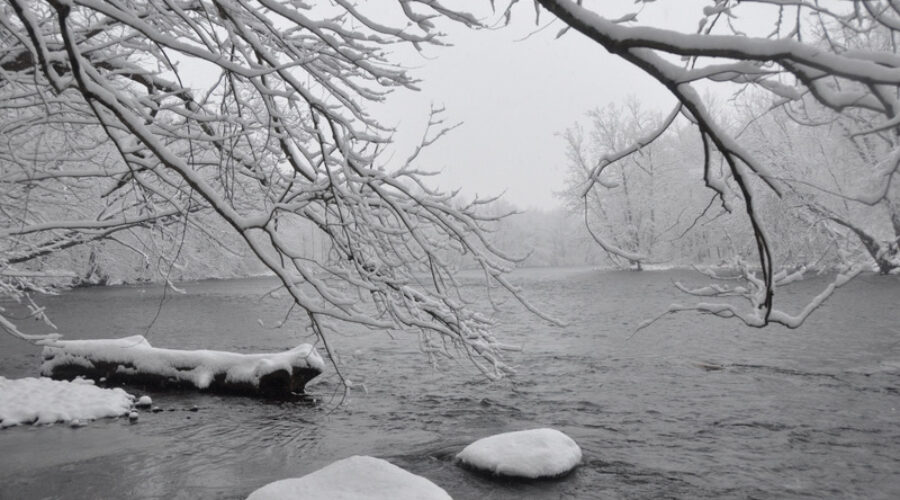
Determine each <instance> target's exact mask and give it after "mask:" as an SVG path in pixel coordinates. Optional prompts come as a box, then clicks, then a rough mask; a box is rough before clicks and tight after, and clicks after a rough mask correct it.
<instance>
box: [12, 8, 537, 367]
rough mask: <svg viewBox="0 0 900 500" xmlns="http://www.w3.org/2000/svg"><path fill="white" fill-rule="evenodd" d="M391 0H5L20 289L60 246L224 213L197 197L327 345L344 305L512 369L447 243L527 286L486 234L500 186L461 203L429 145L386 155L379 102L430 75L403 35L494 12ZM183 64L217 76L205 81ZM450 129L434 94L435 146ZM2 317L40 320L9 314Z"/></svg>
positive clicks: (499, 276) (427, 137) (494, 276)
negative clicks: (455, 272) (409, 63)
mask: <svg viewBox="0 0 900 500" xmlns="http://www.w3.org/2000/svg"><path fill="white" fill-rule="evenodd" d="M381 7H382V6H379V7H377V8H376V7H372V6H361V5H357V4H356V3H355V2H349V1H344V0H337V1H335V2H331V3H329V4H327V5H309V4H307V3H304V2H299V1H288V2H283V1H276V0H258V1H253V2H245V1H242V0H121V1H114V2H108V1H104V0H46V1H33V0H10V1H9V2H5V3H4V4H3V5H2V6H0V47H2V50H0V106H2V107H3V112H2V119H0V127H2V130H3V133H2V134H0V135H2V136H3V138H4V140H3V142H2V144H0V169H2V170H0V171H2V173H0V196H2V197H3V198H2V202H0V206H2V207H3V219H2V227H0V255H2V259H0V273H2V283H3V285H2V292H3V293H4V294H5V295H11V296H13V297H14V298H18V299H26V298H27V290H29V289H39V288H41V286H42V282H41V279H42V278H44V277H46V275H48V274H53V273H49V272H48V271H49V270H48V269H46V268H45V267H44V266H42V265H40V263H39V261H40V258H41V256H43V255H47V254H52V253H58V252H62V251H65V250H69V249H73V248H75V247H79V246H82V245H86V244H89V243H91V242H97V241H100V240H106V241H110V240H111V239H112V238H116V241H117V242H118V243H119V244H123V245H125V244H129V242H128V241H126V239H124V238H118V237H117V236H118V235H119V234H122V233H124V232H135V234H137V232H138V231H139V230H144V231H157V232H159V233H163V232H164V233H166V235H167V236H166V239H168V240H170V241H173V242H177V241H178V239H179V237H180V234H181V232H182V231H183V230H184V229H183V228H185V227H186V224H188V225H192V226H193V228H194V229H196V230H200V231H202V230H204V229H206V228H205V227H203V226H202V225H199V227H198V224H197V222H198V221H200V220H202V219H199V218H198V217H197V214H212V215H214V216H215V217H217V218H218V219H219V220H221V221H223V222H224V223H225V224H226V225H227V226H228V228H229V229H230V231H231V233H232V234H234V235H237V236H239V239H240V241H241V242H242V244H243V245H245V246H246V247H247V248H249V250H250V251H251V252H252V253H253V254H254V255H255V256H256V258H258V259H259V260H260V261H261V262H263V263H264V264H265V266H266V267H267V268H268V269H269V270H271V272H273V273H274V274H275V275H276V276H277V277H278V279H279V280H280V281H281V284H282V285H283V286H284V287H285V288H286V289H287V291H288V292H289V294H290V295H291V297H292V298H293V301H294V306H295V308H296V309H297V310H301V311H303V312H304V313H305V316H306V318H307V319H308V325H309V328H310V329H311V330H312V331H313V332H314V333H315V334H316V335H317V336H318V338H319V340H320V341H321V342H322V343H323V345H324V347H325V348H326V350H328V349H329V344H328V341H327V338H328V336H327V335H326V329H327V328H329V325H332V324H333V323H334V322H335V321H337V322H353V323H358V324H363V325H366V326H369V327H373V328H400V329H407V330H411V331H417V332H418V333H419V334H420V336H419V338H420V345H421V349H422V350H423V351H424V352H425V353H427V354H428V355H429V356H444V355H450V354H452V353H453V352H454V351H455V350H460V351H461V352H464V353H465V354H466V355H467V356H469V357H470V358H471V359H472V360H473V362H474V363H475V364H476V365H477V366H478V367H479V368H480V369H481V370H482V371H484V373H486V374H487V375H489V376H500V375H502V374H504V373H505V372H506V371H507V370H508V367H507V366H506V365H505V364H504V362H503V360H502V356H501V351H502V345H501V344H500V343H499V342H498V341H497V340H496V339H495V338H494V337H493V335H492V334H491V331H490V326H491V323H490V321H489V320H488V319H487V318H486V317H485V316H483V315H481V314H479V313H478V312H477V311H476V310H475V308H473V307H471V304H467V303H466V299H465V297H463V296H462V295H461V294H459V293H458V292H457V291H456V286H455V282H454V279H453V276H452V274H451V272H450V270H449V268H448V267H447V266H446V265H445V261H444V259H445V257H444V256H445V255H446V254H447V253H448V252H451V253H463V254H471V255H474V256H475V261H476V262H477V263H478V265H479V266H480V267H481V268H482V269H483V271H484V275H485V276H486V280H487V282H488V285H489V286H499V287H502V288H505V289H506V290H508V291H509V292H510V293H512V294H513V295H515V296H518V295H519V292H518V290H517V289H516V288H514V287H513V286H512V285H511V284H510V283H509V282H508V281H507V279H506V277H505V276H504V273H505V272H506V271H507V269H508V268H509V266H510V264H511V260H510V258H509V257H508V256H507V255H505V254H504V253H502V252H501V251H500V250H498V249H496V248H494V247H493V246H492V245H490V243H489V242H488V240H487V239H486V238H485V235H484V231H483V229H482V225H483V224H484V223H485V222H487V219H489V218H486V217H484V216H482V215H480V214H479V212H478V211H477V210H476V208H477V207H478V205H479V204H481V203H482V202H480V201H475V202H472V203H469V204H466V205H463V206H459V205H458V204H456V203H454V202H453V198H454V196H453V195H452V194H446V193H443V192H439V191H436V190H433V189H431V188H429V187H428V186H427V185H426V184H425V183H424V182H423V180H422V178H423V173H422V172H420V171H418V170H417V169H416V167H415V165H414V160H415V158H416V155H417V153H418V150H417V151H416V152H414V153H413V154H412V155H411V156H410V157H409V158H408V159H407V160H406V161H401V162H395V163H393V164H391V165H387V164H385V163H384V162H385V161H387V160H386V159H383V158H382V155H381V153H382V151H383V150H384V148H385V146H386V144H388V143H389V142H390V137H391V132H392V131H391V130H390V129H389V128H388V127H386V126H384V125H383V124H382V123H380V122H379V120H378V118H377V117H375V116H372V115H370V113H369V105H370V104H371V103H374V102H378V101H381V100H383V99H384V98H385V96H386V94H387V93H388V92H390V91H391V90H393V89H412V88H415V83H416V82H415V80H414V79H413V78H412V77H411V76H410V75H408V74H407V72H406V71H405V70H404V69H403V68H401V67H399V66H398V65H396V64H394V62H392V61H391V60H390V59H389V54H390V52H389V51H388V50H387V49H388V48H390V47H397V46H409V47H412V48H420V47H422V46H426V45H432V44H440V43H441V42H440V38H439V37H438V33H437V29H436V27H435V24H434V22H433V19H434V18H435V17H443V18H445V19H447V20H448V21H447V22H458V23H462V24H464V25H469V26H475V25H477V21H476V20H475V19H474V18H473V17H472V16H470V15H468V14H465V13H461V12H457V11H454V10H451V9H448V8H446V7H444V6H443V5H442V4H441V3H440V2H436V1H433V0H428V1H414V0H403V1H399V2H395V3H392V4H390V8H391V12H390V13H389V14H388V15H382V14H384V12H382V11H381ZM184 68H192V69H193V71H194V72H196V71H197V70H198V69H199V70H200V71H202V72H204V73H206V74H205V78H206V79H207V80H208V81H209V83H208V84H201V85H196V84H195V85H196V86H197V87H198V88H192V86H191V85H190V84H189V82H188V81H186V80H187V78H188V75H187V74H186V73H185V71H184ZM446 130H447V128H446V127H444V126H443V125H442V123H441V121H440V119H439V111H438V110H435V112H434V113H433V115H432V120H431V122H430V125H429V127H428V130H426V131H425V134H424V137H423V139H422V143H421V147H425V146H427V145H428V144H429V143H431V142H432V141H434V140H436V139H437V138H438V137H440V135H442V134H443V133H444V132H445V131H446ZM299 226H305V227H308V226H312V227H314V228H316V229H315V230H316V232H317V234H319V235H321V236H322V237H323V238H325V239H326V240H327V241H328V253H327V255H325V256H318V257H321V258H317V259H310V258H309V254H308V253H306V252H305V250H304V249H305V246H304V244H303V242H302V241H297V238H296V237H294V236H296V230H295V228H296V227H299ZM211 236H212V237H213V238H215V235H211ZM145 241H158V240H157V239H155V238H152V237H151V236H146V237H145ZM132 246H134V245H132ZM175 248H176V249H177V245H176V247H175ZM135 251H136V252H138V253H141V252H144V251H145V250H144V249H142V248H139V247H135ZM367 302H368V303H371V304H374V306H375V309H374V311H373V309H372V308H371V307H370V306H369V305H366V303H367ZM523 303H525V302H524V300H523ZM525 304H526V306H527V303H525ZM528 307H529V308H530V306H528ZM34 312H35V314H42V310H41V309H40V308H38V307H37V306H34ZM0 313H2V311H0ZM0 325H2V326H3V328H4V329H5V330H6V331H7V332H10V333H12V334H14V335H17V336H20V337H23V338H33V337H31V336H29V335H28V334H27V333H25V332H22V331H20V329H19V328H18V327H17V326H16V325H15V324H13V322H12V321H10V320H9V319H8V317H5V316H0Z"/></svg>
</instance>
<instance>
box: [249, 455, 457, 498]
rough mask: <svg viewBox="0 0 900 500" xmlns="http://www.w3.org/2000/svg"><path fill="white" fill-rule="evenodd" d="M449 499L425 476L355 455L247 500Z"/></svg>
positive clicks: (272, 486)
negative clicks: (300, 499) (299, 499)
mask: <svg viewBox="0 0 900 500" xmlns="http://www.w3.org/2000/svg"><path fill="white" fill-rule="evenodd" d="M297 498H302V499H304V500H352V499H370V500H377V499H385V500H388V499H390V500H430V499H434V500H450V495H448V494H447V492H446V491H444V490H443V489H441V488H440V487H439V486H437V485H436V484H434V483H432V482H431V481H429V480H428V479H425V478H424V477H422V476H417V475H415V474H412V473H410V472H407V471H405V470H403V469H401V468H400V467H397V466H396V465H394V464H392V463H390V462H388V461H386V460H382V459H380V458H375V457H367V456H354V457H350V458H345V459H343V460H338V461H337V462H334V463H332V464H330V465H327V466H325V467H323V468H321V469H319V470H317V471H315V472H313V473H311V474H307V475H305V476H303V477H299V478H293V479H283V480H281V481H275V482H274V483H269V484H267V485H265V486H263V487H262V488H259V489H258V490H256V491H254V492H253V493H251V494H250V496H249V497H247V500H294V499H297Z"/></svg>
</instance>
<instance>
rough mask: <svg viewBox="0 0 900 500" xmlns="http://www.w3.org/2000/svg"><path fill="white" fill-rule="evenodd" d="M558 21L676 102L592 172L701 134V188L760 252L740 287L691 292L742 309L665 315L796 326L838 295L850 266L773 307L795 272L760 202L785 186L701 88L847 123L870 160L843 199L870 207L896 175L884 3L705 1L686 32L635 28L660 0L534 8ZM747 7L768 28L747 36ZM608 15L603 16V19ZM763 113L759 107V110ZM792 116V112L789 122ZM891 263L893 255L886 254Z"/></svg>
mask: <svg viewBox="0 0 900 500" xmlns="http://www.w3.org/2000/svg"><path fill="white" fill-rule="evenodd" d="M537 3H538V4H539V5H540V6H542V7H544V8H545V9H546V10H548V11H550V12H551V13H552V14H554V15H555V16H556V17H557V18H558V19H559V20H561V21H562V23H563V24H564V28H563V30H562V31H561V33H565V32H566V31H570V30H574V31H577V32H579V33H581V34H582V35H584V36H587V37H589V38H590V39H591V40H593V41H595V42H596V43H598V44H600V45H601V46H603V47H604V48H605V49H606V50H607V51H609V52H610V53H611V54H614V55H616V56H618V57H621V58H623V59H624V60H626V61H628V62H630V63H632V64H633V65H635V66H636V67H638V68H640V69H641V70H643V71H644V72H646V73H647V74H648V75H649V76H651V77H652V78H654V79H655V80H657V81H658V82H659V83H660V84H662V85H663V86H664V87H665V88H666V89H667V90H668V91H669V92H670V93H671V94H672V95H673V96H674V97H675V98H676V99H677V105H676V107H675V108H674V109H673V110H672V111H671V113H669V114H668V116H667V117H666V118H665V119H664V120H662V122H661V124H660V126H659V127H658V128H656V129H655V130H652V131H650V132H648V133H647V134H646V136H644V137H642V138H640V140H637V141H635V142H634V143H633V144H631V145H629V146H628V147H625V148H623V149H621V150H619V151H617V152H615V153H612V154H609V155H606V156H604V157H603V158H602V159H601V161H600V162H599V163H598V164H597V165H594V166H593V169H594V175H593V178H592V182H593V183H595V184H596V183H598V182H599V181H600V180H601V179H600V178H599V177H600V175H601V173H602V172H603V170H604V169H605V168H606V167H607V166H608V165H610V164H613V163H616V162H618V161H621V160H622V159H624V158H627V157H629V156H631V155H634V154H636V153H638V152H639V151H640V150H641V149H642V148H645V147H647V145H649V144H651V143H652V142H654V141H655V140H657V139H658V138H659V137H661V136H662V135H663V133H664V131H665V130H667V129H669V128H670V127H672V126H673V124H674V123H675V122H676V120H677V119H678V118H679V117H680V116H681V117H684V118H685V119H686V120H688V121H689V122H690V123H692V124H693V126H694V127H695V128H696V130H697V131H698V132H699V134H700V137H701V139H702V149H703V153H704V160H703V165H704V166H703V171H704V181H705V185H706V186H707V187H708V188H709V189H711V190H712V192H714V193H715V194H716V196H717V197H718V203H719V204H720V205H721V206H722V207H723V208H724V209H725V210H727V211H729V212H737V211H740V212H743V214H744V215H745V221H746V224H747V225H748V226H749V227H750V229H751V230H752V234H753V236H754V240H755V246H756V257H757V258H756V262H755V265H752V266H751V265H748V264H747V265H745V264H742V265H741V266H740V268H741V273H742V276H743V278H744V282H743V283H742V284H741V285H739V286H731V285H729V284H727V283H726V284H722V285H715V286H711V287H704V288H701V289H695V290H688V289H687V288H685V291H687V292H690V293H692V294H694V295H698V296H702V297H712V298H716V297H725V296H738V297H743V298H744V299H746V307H739V306H737V305H735V304H734V303H727V302H700V303H695V304H688V305H679V304H676V305H673V306H672V307H671V308H670V309H669V311H670V312H677V311H684V310H693V311H699V312H702V313H707V314H714V315H717V316H721V317H734V318H738V319H740V320H741V321H743V322H744V323H746V324H748V325H750V326H755V327H761V326H765V325H767V324H769V323H772V322H775V323H779V324H782V325H785V326H788V327H797V326H799V325H800V324H801V323H802V322H803V321H804V319H805V318H806V317H807V316H808V315H809V314H810V313H811V312H812V311H813V310H814V309H815V308H816V307H818V306H819V305H820V304H821V303H822V302H823V301H824V300H825V299H827V297H828V296H830V294H831V293H832V292H833V290H834V289H835V288H836V287H838V286H840V285H842V284H844V283H846V282H847V281H848V280H849V279H850V278H851V277H852V276H854V275H855V274H857V273H858V272H859V271H860V270H861V267H852V268H851V269H849V270H847V272H845V273H842V274H840V275H839V276H838V277H837V278H836V279H835V281H834V282H833V283H832V284H831V285H830V286H829V287H827V288H826V289H825V290H824V291H823V292H822V293H821V294H820V295H819V296H817V297H816V298H815V299H814V300H813V301H811V302H810V303H809V304H808V305H807V306H806V307H805V308H803V309H802V310H801V311H799V312H798V313H796V314H790V313H788V312H785V311H782V310H779V309H777V308H776V307H775V304H774V293H775V288H776V287H777V286H779V285H787V284H789V283H791V282H793V281H796V280H797V279H799V278H800V277H801V276H802V272H800V273H798V272H794V271H788V270H783V271H780V270H779V269H778V268H779V267H781V266H780V263H779V260H778V258H777V256H776V255H775V254H774V253H773V238H772V235H771V234H770V231H769V228H768V227H767V225H766V223H765V221H764V220H763V213H764V212H765V209H766V203H765V200H766V194H768V193H771V194H774V195H775V196H776V197H783V196H784V195H785V192H786V190H787V189H788V187H787V186H786V185H785V183H784V182H783V181H782V180H780V179H779V178H777V176H776V175H774V173H773V169H772V165H770V164H768V163H767V162H766V161H765V160H764V159H762V158H760V156H759V155H756V154H754V153H753V152H752V151H751V150H750V149H748V148H747V146H746V145H745V144H744V143H743V142H742V141H741V139H740V138H739V137H738V133H737V132H736V131H734V130H733V128H731V127H729V126H728V124H726V123H722V121H721V120H720V118H719V116H721V113H717V112H716V110H715V109H712V108H710V107H709V106H708V105H707V103H706V102H704V100H703V98H702V97H701V94H702V93H701V92H700V90H698V86H700V85H715V84H726V85H731V86H732V88H734V89H736V90H740V89H742V88H744V87H755V88H758V89H760V90H761V91H763V92H766V93H767V94H768V95H769V96H770V102H769V105H768V107H769V108H772V109H774V108H779V107H781V108H792V107H795V106H798V105H804V106H807V107H808V106H810V105H815V106H816V107H817V108H818V109H817V111H816V114H817V116H818V117H819V118H818V119H819V120H834V119H838V118H847V119H848V120H847V123H850V124H852V126H850V127H849V129H848V130H847V135H848V136H852V137H858V138H859V139H860V140H861V141H862V142H863V143H870V142H877V143H880V145H879V147H876V148H872V149H870V148H868V145H866V146H864V147H865V148H866V154H869V155H870V158H869V161H868V170H867V171H866V172H865V175H866V176H867V180H868V182H865V183H862V185H864V188H861V189H859V190H857V191H855V192H852V193H848V194H846V195H845V197H846V198H848V199H852V200H854V201H855V202H858V203H863V204H867V205H877V204H880V203H883V202H884V200H886V199H887V198H888V197H889V196H890V191H891V184H892V180H893V179H894V177H895V176H896V174H897V171H898V168H900V161H898V159H900V148H898V130H900V129H898V125H900V118H898V117H897V110H898V109H900V108H898V106H900V100H898V98H900V56H898V54H897V48H896V43H895V40H896V35H897V32H898V29H900V10H898V9H897V6H896V5H895V4H894V3H893V2H890V1H876V0H872V1H866V0H860V1H849V2H834V3H832V2H818V1H803V0H798V1H784V0H752V1H751V0H747V1H739V0H712V1H710V2H707V5H706V6H705V7H704V8H703V11H702V14H701V15H700V16H699V23H698V25H697V27H696V29H695V30H694V31H690V32H682V31H678V30H676V29H672V28H670V27H666V26H650V25H645V24H643V23H642V22H641V19H642V15H643V14H645V13H646V11H647V10H648V9H653V8H655V7H658V3H657V2H652V1H650V0H647V1H644V0H638V1H637V2H635V6H634V7H633V10H632V11H630V12H625V13H624V14H623V13H621V12H620V13H616V14H615V17H613V16H610V15H609V13H608V12H607V11H609V10H610V9H609V6H608V4H606V3H597V4H595V5H593V6H591V5H583V3H582V2H581V1H575V0H537ZM751 9H753V11H754V12H753V13H754V15H755V16H756V18H757V19H758V18H759V17H760V15H762V16H765V15H768V19H769V20H770V23H769V24H768V25H766V26H764V27H763V30H762V31H760V30H759V29H758V28H759V24H758V23H757V29H756V30H755V31H757V32H749V31H743V30H742V29H743V28H742V27H741V24H740V17H741V15H742V14H744V13H748V12H749V11H750V10H751ZM604 14H606V15H604ZM763 111H765V110H763ZM795 116H796V115H795ZM892 258H896V257H892Z"/></svg>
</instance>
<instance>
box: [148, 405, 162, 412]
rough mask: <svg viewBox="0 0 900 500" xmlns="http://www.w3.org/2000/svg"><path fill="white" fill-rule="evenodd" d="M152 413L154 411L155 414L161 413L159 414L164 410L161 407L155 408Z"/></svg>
mask: <svg viewBox="0 0 900 500" xmlns="http://www.w3.org/2000/svg"><path fill="white" fill-rule="evenodd" d="M150 411H152V412H153V413H159V412H161V411H163V409H162V408H160V407H159V406H154V407H153V409H152V410H150Z"/></svg>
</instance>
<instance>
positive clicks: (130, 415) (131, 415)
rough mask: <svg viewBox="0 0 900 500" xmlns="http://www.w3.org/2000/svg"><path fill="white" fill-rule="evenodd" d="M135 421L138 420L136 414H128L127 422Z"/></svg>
mask: <svg viewBox="0 0 900 500" xmlns="http://www.w3.org/2000/svg"><path fill="white" fill-rule="evenodd" d="M137 419H138V412H136V411H132V412H131V413H129V414H128V420H130V421H132V422H137Z"/></svg>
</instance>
